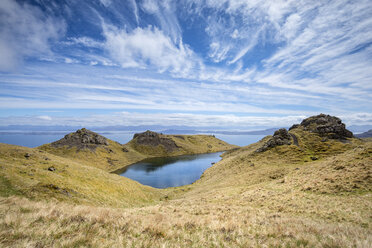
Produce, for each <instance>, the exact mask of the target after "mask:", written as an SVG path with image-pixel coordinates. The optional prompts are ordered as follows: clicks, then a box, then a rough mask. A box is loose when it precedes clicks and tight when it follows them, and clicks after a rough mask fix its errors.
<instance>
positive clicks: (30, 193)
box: [0, 144, 163, 207]
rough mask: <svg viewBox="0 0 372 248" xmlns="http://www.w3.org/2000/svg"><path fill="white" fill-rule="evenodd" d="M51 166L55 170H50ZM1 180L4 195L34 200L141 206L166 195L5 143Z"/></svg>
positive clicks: (0, 151)
mask: <svg viewBox="0 0 372 248" xmlns="http://www.w3.org/2000/svg"><path fill="white" fill-rule="evenodd" d="M26 154H27V156H29V157H28V158H26V157H25V155H26ZM51 167H53V168H54V169H55V171H50V170H48V168H51ZM0 179H1V180H0V186H1V188H4V189H6V190H3V191H0V193H2V195H9V194H12V192H13V193H18V194H19V195H25V196H27V197H30V198H33V199H49V198H56V199H59V200H61V201H68V202H75V203H85V204H94V205H101V206H119V207H128V206H133V205H137V206H138V205H139V204H140V205H141V204H149V203H151V202H152V201H153V200H154V199H158V198H160V197H161V196H162V195H163V194H162V193H160V191H159V190H157V189H154V188H151V187H148V186H144V185H141V184H139V183H137V182H135V181H133V180H130V179H127V178H124V177H121V176H118V175H115V174H111V173H107V172H105V171H104V170H101V169H98V168H95V167H93V166H87V165H84V164H81V163H78V162H75V161H73V160H69V159H66V158H63V157H59V156H56V155H53V154H49V153H46V152H45V151H42V150H38V149H32V148H26V147H20V146H12V145H5V144H0ZM7 191H9V192H7Z"/></svg>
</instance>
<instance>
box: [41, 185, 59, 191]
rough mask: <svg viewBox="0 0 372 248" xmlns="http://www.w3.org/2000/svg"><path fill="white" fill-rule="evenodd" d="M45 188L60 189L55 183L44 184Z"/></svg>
mask: <svg viewBox="0 0 372 248" xmlns="http://www.w3.org/2000/svg"><path fill="white" fill-rule="evenodd" d="M43 186H44V187H45V188H48V189H54V190H59V187H58V186H57V185H54V184H47V185H43Z"/></svg>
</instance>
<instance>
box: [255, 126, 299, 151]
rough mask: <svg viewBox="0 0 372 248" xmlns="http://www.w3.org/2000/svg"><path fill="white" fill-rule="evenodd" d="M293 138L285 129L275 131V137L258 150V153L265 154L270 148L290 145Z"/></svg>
mask: <svg viewBox="0 0 372 248" xmlns="http://www.w3.org/2000/svg"><path fill="white" fill-rule="evenodd" d="M291 140H292V138H291V135H289V133H288V131H287V130H286V129H285V128H281V129H279V130H277V131H275V133H274V135H273V137H271V138H270V139H269V140H268V141H267V142H266V143H265V144H264V145H263V146H262V147H260V148H258V149H257V150H256V152H264V151H266V150H268V149H269V148H273V147H276V146H282V145H290V144H292V142H291Z"/></svg>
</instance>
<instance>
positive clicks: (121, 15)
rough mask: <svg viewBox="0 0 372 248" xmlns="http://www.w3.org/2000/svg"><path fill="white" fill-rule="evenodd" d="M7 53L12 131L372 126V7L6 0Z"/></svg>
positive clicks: (2, 122) (5, 105)
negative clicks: (331, 119) (336, 122)
mask: <svg viewBox="0 0 372 248" xmlns="http://www.w3.org/2000/svg"><path fill="white" fill-rule="evenodd" d="M0 55H1V56H0V126H6V125H71V126H72V125H84V126H110V125H123V126H133V125H134V126H135V125H162V126H197V127H203V128H208V127H220V128H222V129H236V130H242V129H245V130H249V129H257V127H262V128H266V127H280V126H290V125H292V124H294V123H298V122H300V121H301V120H302V119H303V118H305V117H308V116H311V115H315V114H319V113H326V114H331V115H336V116H338V117H340V118H342V119H343V121H344V122H345V123H346V124H347V125H372V107H371V106H372V100H371V99H372V1H370V0H356V1H355V0H352V1H346V0H337V1H327V0H324V1H313V0H308V1H307V0H265V1H264V0H204V1H203V0H182V1H171V0H162V1H161V0H159V1H156V0H139V1H136V0H86V1H85V0H79V1H75V0H33V1H16V0H1V1H0Z"/></svg>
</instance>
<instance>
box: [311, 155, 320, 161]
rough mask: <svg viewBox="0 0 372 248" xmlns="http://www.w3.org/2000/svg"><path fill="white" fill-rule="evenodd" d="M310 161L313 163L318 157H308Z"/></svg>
mask: <svg viewBox="0 0 372 248" xmlns="http://www.w3.org/2000/svg"><path fill="white" fill-rule="evenodd" d="M310 159H311V160H313V161H315V160H318V157H315V156H312V157H310Z"/></svg>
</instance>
